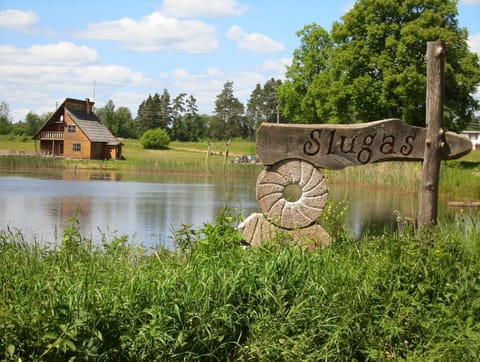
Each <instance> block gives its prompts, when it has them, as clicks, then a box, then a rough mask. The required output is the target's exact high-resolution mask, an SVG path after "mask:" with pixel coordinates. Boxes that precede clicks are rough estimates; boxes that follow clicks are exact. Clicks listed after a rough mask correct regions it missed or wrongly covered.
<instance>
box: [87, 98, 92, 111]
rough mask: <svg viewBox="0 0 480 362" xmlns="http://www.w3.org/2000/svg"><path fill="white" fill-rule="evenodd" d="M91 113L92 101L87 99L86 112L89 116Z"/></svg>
mask: <svg viewBox="0 0 480 362" xmlns="http://www.w3.org/2000/svg"><path fill="white" fill-rule="evenodd" d="M91 111H92V109H91V105H90V99H89V98H85V112H86V113H87V114H90V112H91Z"/></svg>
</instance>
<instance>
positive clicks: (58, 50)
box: [0, 41, 98, 66]
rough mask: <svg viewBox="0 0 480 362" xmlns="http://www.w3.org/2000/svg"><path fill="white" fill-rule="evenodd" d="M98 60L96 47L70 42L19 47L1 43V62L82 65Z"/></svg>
mask: <svg viewBox="0 0 480 362" xmlns="http://www.w3.org/2000/svg"><path fill="white" fill-rule="evenodd" d="M96 61H98V54H97V51H96V50H95V49H92V48H89V47H86V46H78V45H75V44H73V43H70V42H64V41H61V42H58V43H56V44H45V45H33V46H31V47H30V48H25V49H19V48H15V47H13V46H8V45H0V63H1V64H14V65H20V64H28V65H62V66H66V65H81V64H91V63H94V62H96Z"/></svg>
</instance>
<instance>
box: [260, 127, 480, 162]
mask: <svg viewBox="0 0 480 362" xmlns="http://www.w3.org/2000/svg"><path fill="white" fill-rule="evenodd" d="M444 136H445V137H444V144H443V148H442V159H443V160H450V159H455V158H459V157H461V156H464V155H466V154H467V153H469V152H470V151H471V149H472V143H471V142H470V140H469V139H467V138H465V137H462V136H460V135H458V134H456V133H452V132H446V133H445V134H444ZM425 144H426V130H425V128H422V127H414V126H410V125H408V124H406V123H405V122H403V121H401V120H399V119H386V120H381V121H374V122H368V123H359V124H349V125H339V124H276V123H263V124H262V125H261V127H260V129H259V132H258V140H257V154H258V155H259V157H260V159H261V161H262V162H263V164H264V165H273V164H275V163H277V162H279V161H282V160H287V159H300V160H305V161H308V162H310V163H311V164H312V165H314V166H316V167H319V168H327V169H332V170H339V169H342V168H344V167H347V166H353V165H365V164H367V163H372V162H380V161H390V160H422V159H423V157H424V154H425Z"/></svg>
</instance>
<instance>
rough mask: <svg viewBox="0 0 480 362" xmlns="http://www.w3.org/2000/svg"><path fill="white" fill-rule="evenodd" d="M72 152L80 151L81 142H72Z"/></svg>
mask: <svg viewBox="0 0 480 362" xmlns="http://www.w3.org/2000/svg"><path fill="white" fill-rule="evenodd" d="M73 152H82V144H81V143H74V144H73Z"/></svg>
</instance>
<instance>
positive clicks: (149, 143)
mask: <svg viewBox="0 0 480 362" xmlns="http://www.w3.org/2000/svg"><path fill="white" fill-rule="evenodd" d="M140 143H141V144H142V145H143V148H149V149H155V150H158V149H161V148H166V147H167V146H168V144H169V143H170V137H169V136H168V134H167V132H166V131H165V130H163V129H161V128H156V129H150V130H148V131H146V132H145V133H144V134H143V135H142V137H141V138H140Z"/></svg>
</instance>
